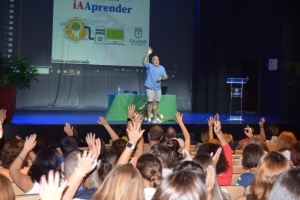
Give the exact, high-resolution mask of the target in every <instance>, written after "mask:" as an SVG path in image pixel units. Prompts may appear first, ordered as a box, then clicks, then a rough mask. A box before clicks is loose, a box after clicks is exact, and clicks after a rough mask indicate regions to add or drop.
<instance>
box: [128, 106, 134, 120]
mask: <svg viewBox="0 0 300 200" xmlns="http://www.w3.org/2000/svg"><path fill="white" fill-rule="evenodd" d="M127 109H128V113H127V118H130V119H132V118H133V117H134V112H135V105H134V104H131V105H129V106H128V108H127Z"/></svg>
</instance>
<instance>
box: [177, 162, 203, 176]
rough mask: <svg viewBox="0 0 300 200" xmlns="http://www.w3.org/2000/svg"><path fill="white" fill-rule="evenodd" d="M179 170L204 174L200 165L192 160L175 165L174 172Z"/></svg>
mask: <svg viewBox="0 0 300 200" xmlns="http://www.w3.org/2000/svg"><path fill="white" fill-rule="evenodd" d="M179 170H195V171H199V172H200V173H204V172H203V169H202V167H201V166H200V165H199V164H198V163H195V162H193V161H190V160H187V161H180V162H178V163H177V164H176V165H175V167H174V169H173V172H176V171H179Z"/></svg>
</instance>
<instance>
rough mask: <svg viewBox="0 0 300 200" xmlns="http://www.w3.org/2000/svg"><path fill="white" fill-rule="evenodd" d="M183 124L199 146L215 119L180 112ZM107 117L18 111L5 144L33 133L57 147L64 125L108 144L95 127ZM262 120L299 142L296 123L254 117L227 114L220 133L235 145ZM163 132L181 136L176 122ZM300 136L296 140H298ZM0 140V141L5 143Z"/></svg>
mask: <svg viewBox="0 0 300 200" xmlns="http://www.w3.org/2000/svg"><path fill="white" fill-rule="evenodd" d="M182 113H183V122H184V123H185V125H186V127H187V129H188V131H189V132H190V134H191V139H192V143H197V142H201V138H200V133H201V131H202V130H205V129H207V128H208V127H207V119H208V118H209V116H214V115H215V113H193V112H182ZM105 115H106V111H62V110H60V111H37V110H31V111H29V110H26V111H25V110H17V111H15V115H14V118H13V120H12V123H11V124H4V126H3V128H4V140H6V139H9V138H14V137H15V136H16V135H20V136H21V137H23V138H25V137H26V136H28V135H30V134H32V133H36V134H37V135H38V136H40V137H44V138H46V139H47V140H48V141H49V142H50V143H51V144H52V145H53V146H57V145H59V141H60V140H61V139H62V138H63V137H65V136H66V135H65V133H64V131H63V127H64V124H65V123H66V122H68V123H70V124H71V125H76V127H77V130H78V132H79V137H80V138H81V139H82V140H85V137H86V134H87V133H89V132H92V133H95V134H96V135H97V137H100V138H102V139H103V140H104V141H105V142H106V143H108V141H109V139H110V137H109V134H108V133H107V131H106V130H105V128H104V127H103V126H101V125H99V124H98V122H97V121H98V119H99V116H104V117H105ZM261 117H265V119H266V123H265V128H267V127H268V125H269V124H276V125H278V127H279V131H280V132H282V131H291V132H293V133H294V134H295V135H296V137H297V138H298V139H300V130H299V122H298V123H296V122H289V121H283V120H280V118H279V117H277V116H260V115H257V114H255V113H246V114H243V119H244V121H228V120H227V119H228V118H229V115H228V114H220V121H221V123H222V131H223V132H224V133H231V134H232V135H233V137H234V140H235V141H238V140H240V139H242V138H244V137H245V134H244V128H245V127H246V125H249V126H251V127H253V128H254V129H255V133H259V125H258V122H259V120H260V118H261ZM108 123H109V124H110V125H111V127H112V128H113V129H115V128H120V127H121V128H122V129H123V130H124V131H125V129H126V126H125V125H126V121H108ZM152 125H153V124H148V123H147V122H144V123H143V125H142V129H145V132H144V139H145V142H147V141H148V131H149V129H150V128H151V126H152ZM159 125H160V126H161V127H162V128H163V130H164V131H166V130H167V128H169V127H173V128H174V129H175V130H176V132H177V133H179V134H180V133H181V129H180V127H179V125H178V124H177V123H176V122H175V121H171V120H170V121H168V122H164V123H162V124H159ZM298 133H299V136H298ZM4 140H2V141H4Z"/></svg>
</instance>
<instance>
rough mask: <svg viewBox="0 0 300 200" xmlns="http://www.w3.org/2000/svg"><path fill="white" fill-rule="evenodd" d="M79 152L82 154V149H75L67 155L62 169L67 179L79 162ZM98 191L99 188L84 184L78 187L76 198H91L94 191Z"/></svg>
mask: <svg viewBox="0 0 300 200" xmlns="http://www.w3.org/2000/svg"><path fill="white" fill-rule="evenodd" d="M78 154H79V155H82V151H80V150H73V151H71V152H69V153H68V154H67V156H66V157H65V162H64V165H63V167H62V171H63V172H64V176H65V179H66V180H68V178H69V177H70V176H71V174H72V173H73V172H74V171H75V168H76V167H77V164H78ZM96 191H97V188H92V189H86V188H84V187H83V186H82V184H81V186H80V187H79V188H78V190H77V192H76V194H75V196H74V198H80V199H91V198H92V196H93V195H94V193H95V192H96Z"/></svg>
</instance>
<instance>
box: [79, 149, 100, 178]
mask: <svg viewBox="0 0 300 200" xmlns="http://www.w3.org/2000/svg"><path fill="white" fill-rule="evenodd" d="M96 165H97V155H96V154H95V153H93V151H89V152H88V153H87V151H84V152H83V154H82V156H80V155H79V154H78V164H77V168H76V169H75V170H76V171H79V172H78V173H81V174H84V175H86V174H88V173H90V172H91V171H92V170H93V169H94V168H95V167H96Z"/></svg>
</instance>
